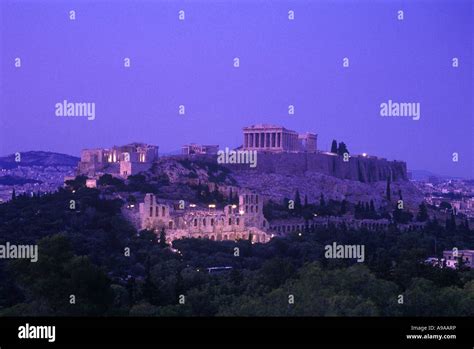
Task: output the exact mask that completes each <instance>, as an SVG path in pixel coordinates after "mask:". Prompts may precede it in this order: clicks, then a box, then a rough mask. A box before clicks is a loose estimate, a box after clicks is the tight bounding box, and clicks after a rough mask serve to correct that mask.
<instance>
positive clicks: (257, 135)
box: [243, 124, 317, 152]
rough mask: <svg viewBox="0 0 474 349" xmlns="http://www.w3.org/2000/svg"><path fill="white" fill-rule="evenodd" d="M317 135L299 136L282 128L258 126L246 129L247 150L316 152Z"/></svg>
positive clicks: (245, 145)
mask: <svg viewBox="0 0 474 349" xmlns="http://www.w3.org/2000/svg"><path fill="white" fill-rule="evenodd" d="M316 142H317V135H316V134H314V133H304V134H298V133H297V132H295V131H292V130H288V129H286V128H284V127H282V126H275V125H267V124H258V125H252V126H248V127H244V144H243V148H244V149H246V150H259V151H270V152H315V151H316Z"/></svg>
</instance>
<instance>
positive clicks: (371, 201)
mask: <svg viewBox="0 0 474 349" xmlns="http://www.w3.org/2000/svg"><path fill="white" fill-rule="evenodd" d="M370 213H372V214H375V205H374V200H370Z"/></svg>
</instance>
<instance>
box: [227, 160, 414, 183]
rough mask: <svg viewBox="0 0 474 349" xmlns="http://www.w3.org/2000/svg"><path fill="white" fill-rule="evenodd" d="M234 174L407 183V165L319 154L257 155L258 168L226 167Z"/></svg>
mask: <svg viewBox="0 0 474 349" xmlns="http://www.w3.org/2000/svg"><path fill="white" fill-rule="evenodd" d="M227 167H228V168H229V169H231V170H232V171H233V172H242V171H250V172H249V175H250V174H251V173H266V174H271V173H275V174H281V175H286V174H295V173H300V174H303V173H306V172H314V173H321V174H325V175H328V176H333V177H336V178H340V179H348V180H351V181H359V182H362V183H373V182H378V181H385V180H386V179H387V178H388V177H389V176H390V174H391V176H392V180H393V181H404V180H407V169H406V163H405V162H400V161H387V160H385V159H377V158H369V157H367V158H365V157H351V158H350V159H349V161H348V162H344V161H343V157H342V156H336V155H328V154H320V153H317V154H315V153H296V154H291V153H280V154H270V153H258V156H257V166H256V167H255V168H251V167H250V166H249V165H245V164H238V165H235V164H229V165H227Z"/></svg>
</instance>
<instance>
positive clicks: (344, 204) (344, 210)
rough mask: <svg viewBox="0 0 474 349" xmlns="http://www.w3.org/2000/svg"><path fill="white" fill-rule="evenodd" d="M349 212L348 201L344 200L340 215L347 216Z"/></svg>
mask: <svg viewBox="0 0 474 349" xmlns="http://www.w3.org/2000/svg"><path fill="white" fill-rule="evenodd" d="M346 212H347V201H346V199H344V200H342V203H341V211H340V214H341V215H343V214H346Z"/></svg>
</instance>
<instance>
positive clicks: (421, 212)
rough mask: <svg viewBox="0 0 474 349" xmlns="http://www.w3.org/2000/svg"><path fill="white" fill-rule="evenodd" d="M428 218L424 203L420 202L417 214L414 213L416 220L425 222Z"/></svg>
mask: <svg viewBox="0 0 474 349" xmlns="http://www.w3.org/2000/svg"><path fill="white" fill-rule="evenodd" d="M427 219H428V210H427V209H426V205H425V203H424V202H422V203H421V204H420V206H419V210H418V214H417V215H416V220H417V221H418V222H426V220H427Z"/></svg>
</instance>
